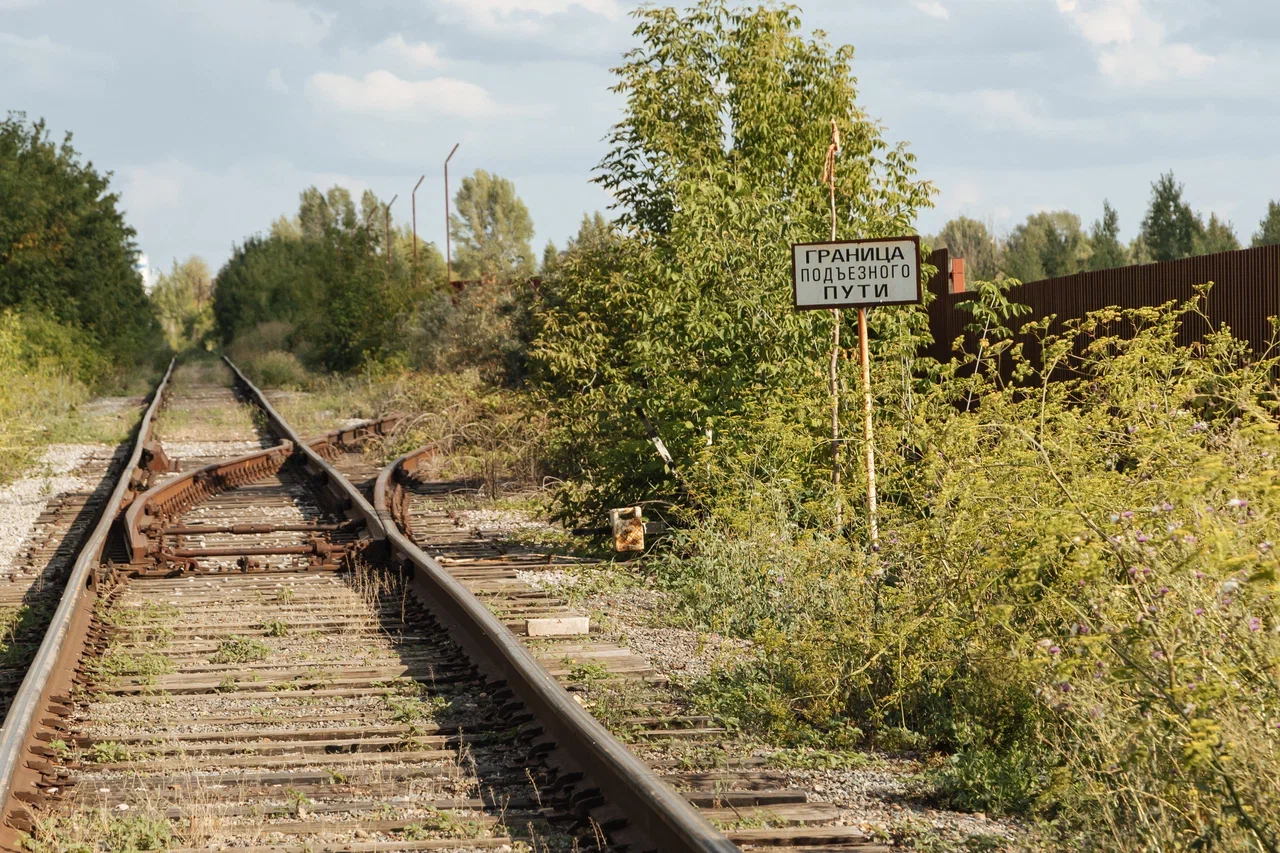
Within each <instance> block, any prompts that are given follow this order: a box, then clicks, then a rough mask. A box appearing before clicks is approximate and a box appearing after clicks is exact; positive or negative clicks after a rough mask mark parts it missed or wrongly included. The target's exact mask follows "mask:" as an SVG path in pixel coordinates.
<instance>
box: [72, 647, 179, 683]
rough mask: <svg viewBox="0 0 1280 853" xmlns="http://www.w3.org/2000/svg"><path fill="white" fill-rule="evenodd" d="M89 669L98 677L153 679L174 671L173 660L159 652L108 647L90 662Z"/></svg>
mask: <svg viewBox="0 0 1280 853" xmlns="http://www.w3.org/2000/svg"><path fill="white" fill-rule="evenodd" d="M89 671H90V672H91V673H92V674H93V675H95V676H97V677H99V678H124V677H137V678H142V679H154V678H155V677H156V676H158V675H167V674H169V673H171V672H173V671H174V664H173V661H172V660H170V659H169V656H168V655H165V654H162V653H160V652H138V653H133V652H127V651H124V650H123V649H121V648H118V647H117V648H115V649H108V651H107V653H106V654H104V655H103V656H102V657H100V658H98V659H97V660H95V661H92V662H90V664H89Z"/></svg>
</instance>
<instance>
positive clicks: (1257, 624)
mask: <svg viewBox="0 0 1280 853" xmlns="http://www.w3.org/2000/svg"><path fill="white" fill-rule="evenodd" d="M1249 630H1250V631H1261V630H1262V620H1261V619H1259V618H1258V617H1257V616H1250V617H1249Z"/></svg>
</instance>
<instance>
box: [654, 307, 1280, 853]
mask: <svg viewBox="0 0 1280 853" xmlns="http://www.w3.org/2000/svg"><path fill="white" fill-rule="evenodd" d="M1199 310H1200V309H1199V304H1198V303H1197V302H1195V301H1193V302H1191V303H1188V304H1187V305H1183V306H1175V305H1168V306H1164V307H1163V308H1150V309H1137V310H1129V311H1119V310H1112V311H1106V312H1099V313H1098V314H1095V315H1093V316H1091V317H1089V318H1088V319H1086V320H1084V321H1082V322H1078V323H1069V324H1067V329H1066V331H1065V332H1064V333H1063V334H1061V335H1057V336H1053V335H1047V334H1044V329H1045V328H1047V324H1036V325H1037V327H1038V328H1039V329H1040V330H1041V340H1042V347H1041V348H1042V359H1043V361H1042V363H1040V364H1039V365H1036V366H1034V367H1033V365H1031V364H1030V363H1028V362H1026V361H1025V360H1024V359H1022V358H1021V356H1020V355H1019V354H1018V353H1017V352H1015V351H1012V350H1009V348H1008V339H1005V340H988V341H987V342H986V344H985V346H984V350H985V351H986V352H987V353H988V356H989V355H990V354H991V353H996V352H1002V351H1003V352H1005V353H1006V354H1007V355H1008V357H1009V358H1010V359H1011V360H1012V363H1013V366H1014V370H1015V372H1017V373H1018V375H1020V376H1021V377H1022V378H1023V380H1024V384H1021V385H1018V386H1010V385H1006V384H1004V383H1003V382H1002V381H1001V378H1000V373H999V369H998V365H997V362H996V360H994V359H992V358H990V357H988V358H986V359H985V360H984V362H983V363H982V365H981V366H980V367H979V369H978V370H977V372H974V373H967V372H966V371H965V370H964V369H962V368H963V367H964V366H965V365H966V364H967V365H968V367H969V368H970V369H972V368H974V367H975V366H976V364H975V363H976V357H972V356H970V357H962V358H961V359H959V360H957V361H954V362H952V363H951V364H949V365H943V366H940V367H937V368H932V369H931V372H932V374H933V380H932V381H930V382H925V383H916V385H915V386H914V391H913V394H912V397H911V406H910V408H907V407H905V406H903V405H901V400H895V399H894V395H893V394H892V392H891V391H890V389H891V388H892V384H891V383H892V376H893V374H892V372H891V369H892V368H891V367H890V366H889V365H887V364H886V363H885V361H884V360H883V359H878V360H877V364H878V374H877V377H876V382H877V389H878V390H879V391H880V394H881V400H880V407H879V408H878V409H877V419H878V424H877V435H878V440H879V444H880V447H879V454H880V459H881V460H882V466H883V467H882V470H881V476H882V480H883V493H882V494H883V496H884V498H885V502H884V503H883V505H882V518H881V529H882V531H883V535H882V537H881V540H880V543H879V547H878V549H875V550H864V549H863V548H861V547H859V546H858V545H856V544H853V541H849V540H843V539H838V540H833V539H831V538H830V537H828V536H826V535H824V534H823V533H822V532H820V531H817V530H815V529H814V528H813V527H812V526H811V525H809V524H807V523H805V521H804V518H803V515H802V514H799V513H796V512H795V511H792V510H790V509H789V506H790V504H788V502H787V501H785V500H782V499H779V498H778V497H777V494H776V493H777V492H778V490H779V484H778V483H777V482H776V481H769V480H765V481H761V482H758V483H757V484H755V487H754V490H752V489H747V490H745V491H744V488H743V481H741V480H737V481H733V482H732V483H730V484H728V485H729V486H731V487H727V488H726V489H725V490H724V491H723V492H720V493H719V494H718V495H717V497H716V500H715V501H713V502H711V503H710V505H709V509H708V513H709V515H708V517H707V518H706V520H705V521H703V522H702V523H700V524H699V525H698V526H697V527H695V528H693V529H692V530H690V531H687V532H685V533H683V534H682V535H681V536H680V537H679V538H678V539H677V540H676V542H675V545H676V546H677V547H676V549H675V550H674V552H673V554H672V555H671V556H669V557H666V558H664V559H662V560H660V561H659V562H658V563H657V564H656V571H657V574H658V578H659V580H660V581H661V582H662V583H664V584H666V585H667V586H668V588H670V589H671V590H673V591H674V592H675V593H676V594H677V595H678V596H679V598H680V600H681V601H683V603H684V612H685V613H686V614H687V617H688V618H689V619H690V620H691V621H695V622H700V623H703V624H706V625H709V626H713V627H717V628H721V629H724V630H730V631H734V632H736V633H738V634H740V635H745V636H752V637H754V638H755V639H756V641H757V645H756V649H757V651H756V658H755V660H754V661H753V662H751V663H750V664H749V665H748V666H746V667H745V668H743V669H742V670H740V671H737V672H735V673H731V674H728V675H725V676H723V677H721V678H718V679H714V680H713V681H712V682H711V683H709V684H705V685H702V686H701V688H700V693H701V695H702V698H703V702H704V703H706V704H707V705H708V706H709V707H712V708H714V709H716V710H718V711H720V712H722V713H726V714H728V715H730V717H731V718H733V719H736V721H737V722H738V723H739V724H740V725H743V726H746V727H750V728H752V729H754V730H757V731H760V732H762V733H765V734H766V735H768V736H770V737H772V738H774V739H775V740H778V741H779V742H783V743H787V744H795V745H813V744H823V743H826V744H833V745H839V744H845V743H848V742H849V737H848V734H847V733H848V732H849V731H850V729H851V727H853V726H858V727H861V728H862V729H863V730H865V731H866V733H867V736H868V738H870V739H871V740H873V741H875V740H877V739H878V738H880V737H882V733H885V732H887V731H889V729H891V728H892V727H901V728H906V729H909V730H912V731H915V732H918V733H920V734H921V735H923V736H924V737H925V739H926V740H927V742H928V743H929V744H931V745H933V746H935V747H938V748H942V749H944V750H947V751H949V752H951V753H952V754H953V755H952V758H951V760H950V761H949V762H948V764H947V766H946V767H945V769H944V770H943V772H942V773H941V774H940V781H941V782H942V783H943V786H944V789H945V791H946V792H947V794H948V796H949V797H950V798H951V799H953V800H954V801H955V802H957V803H959V804H960V805H963V806H967V807H971V808H984V809H992V810H1013V811H1033V812H1040V813H1046V814H1059V815H1061V816H1063V818H1064V819H1066V820H1068V821H1069V822H1070V821H1079V822H1082V823H1083V825H1085V826H1087V827H1089V828H1090V829H1091V831H1092V832H1093V833H1094V834H1095V835H1094V837H1095V838H1096V839H1097V843H1099V844H1100V845H1102V846H1105V847H1107V849H1143V850H1156V849H1175V848H1177V849H1185V848H1186V847H1188V846H1199V847H1216V848H1218V849H1225V850H1246V849H1248V850H1254V849H1270V848H1272V847H1273V846H1274V844H1275V841H1276V839H1275V837H1274V834H1275V827H1276V826H1278V825H1280V795H1277V793H1276V792H1277V791H1280V687H1277V685H1278V684H1280V680H1278V679H1277V675H1278V674H1280V673H1278V671H1277V668H1278V666H1280V613H1278V612H1277V608H1276V603H1275V602H1276V594H1277V592H1280V589H1278V588H1277V587H1278V584H1277V556H1276V552H1275V547H1274V544H1273V543H1275V542H1277V541H1280V524H1278V522H1277V521H1276V519H1277V518H1280V488H1278V486H1280V473H1278V472H1277V467H1276V464H1275V460H1276V458H1277V456H1278V455H1280V436H1277V434H1276V429H1275V414H1276V413H1275V407H1276V395H1275V388H1274V386H1273V383H1272V381H1271V376H1272V375H1273V372H1274V371H1275V369H1276V368H1277V366H1278V365H1280V362H1278V361H1277V360H1276V359H1273V358H1257V357H1253V356H1250V355H1249V354H1248V352H1247V350H1246V348H1245V347H1244V346H1243V345H1242V344H1241V343H1240V342H1238V341H1236V340H1234V339H1233V338H1232V337H1231V336H1230V334H1229V332H1226V331H1221V332H1216V333H1213V334H1212V335H1210V336H1209V337H1208V338H1207V339H1206V341H1205V342H1204V343H1203V344H1197V345H1195V346H1194V347H1192V346H1184V345H1179V344H1178V343H1177V330H1178V328H1179V325H1180V323H1182V322H1183V321H1184V320H1186V318H1188V316H1190V315H1196V314H1198V312H1199ZM1196 322H1203V321H1202V320H1201V318H1200V317H1196ZM927 367H928V365H919V366H918V367H917V368H915V369H921V370H923V369H924V368H927ZM1055 374H1056V375H1057V376H1059V377H1064V376H1065V377H1066V378H1064V379H1062V381H1050V376H1052V375H1055ZM724 502H730V503H734V504H738V505H739V506H740V507H743V506H745V507H748V508H750V509H751V511H750V512H744V511H742V510H741V509H724V508H722V506H721V504H722V503H724ZM852 535H853V537H856V538H855V539H854V541H856V540H857V539H860V538H862V537H863V536H864V535H865V528H864V527H863V526H862V524H858V526H857V527H856V528H855V529H854V530H853V531H852Z"/></svg>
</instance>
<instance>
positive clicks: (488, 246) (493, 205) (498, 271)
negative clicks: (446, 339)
mask: <svg viewBox="0 0 1280 853" xmlns="http://www.w3.org/2000/svg"><path fill="white" fill-rule="evenodd" d="M454 210H455V211H456V212H455V213H454V214H453V215H452V216H451V217H450V219H449V233H450V234H451V235H452V237H453V244H454V258H453V270H454V274H455V275H457V277H458V278H460V279H464V280H465V279H485V280H488V281H495V280H500V279H508V280H509V279H516V278H527V277H529V276H531V275H533V272H534V268H535V263H536V259H535V257H534V254H533V249H532V247H531V246H530V245H529V241H530V240H532V239H533V220H532V219H530V218H529V209H528V208H527V207H525V205H524V202H523V201H521V200H520V196H518V195H517V194H516V186H515V184H513V183H512V182H511V181H508V180H507V179H506V178H500V177H498V176H497V175H490V174H489V173H488V172H486V171H484V170H483V169H477V170H476V172H475V174H474V175H470V176H468V177H465V178H463V179H462V186H460V187H459V188H458V193H457V195H455V196H454Z"/></svg>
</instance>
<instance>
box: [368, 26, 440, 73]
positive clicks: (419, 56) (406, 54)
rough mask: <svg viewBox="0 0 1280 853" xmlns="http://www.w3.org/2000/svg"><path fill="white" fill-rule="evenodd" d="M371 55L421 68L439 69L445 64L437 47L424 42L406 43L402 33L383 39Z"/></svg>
mask: <svg viewBox="0 0 1280 853" xmlns="http://www.w3.org/2000/svg"><path fill="white" fill-rule="evenodd" d="M371 53H372V54H373V55H375V56H383V57H387V58H389V59H392V60H395V61H398V62H402V63H407V64H409V65H413V66H416V67H419V68H438V67H439V66H441V65H443V64H444V62H443V60H441V58H440V52H439V51H438V50H437V49H436V46H435V45H433V44H427V43H426V42H422V41H418V42H408V41H405V39H404V36H402V35H401V34H400V33H396V34H395V35H393V36H391V37H390V38H386V39H383V40H382V41H381V42H379V43H378V44H377V45H375V46H374V48H373V50H372V51H371Z"/></svg>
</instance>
